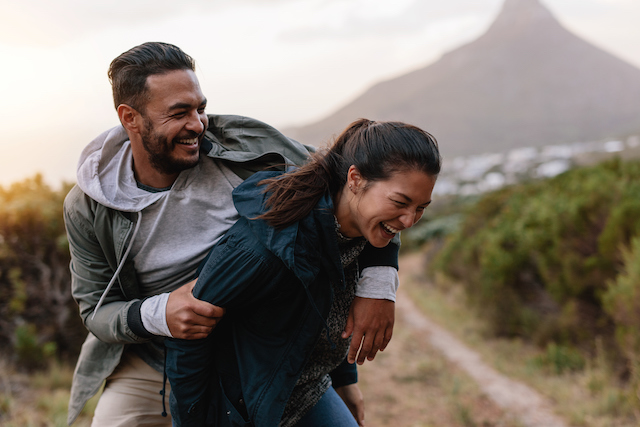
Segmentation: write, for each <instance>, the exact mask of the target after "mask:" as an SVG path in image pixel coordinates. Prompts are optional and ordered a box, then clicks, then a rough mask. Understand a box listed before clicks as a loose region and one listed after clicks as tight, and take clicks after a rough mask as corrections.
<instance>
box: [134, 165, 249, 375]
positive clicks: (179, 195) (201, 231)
mask: <svg viewBox="0 0 640 427" xmlns="http://www.w3.org/2000/svg"><path fill="white" fill-rule="evenodd" d="M241 183H242V179H241V178H240V177H238V176H237V175H236V174H234V173H233V172H232V171H231V170H229V169H228V168H227V167H226V166H225V165H224V164H222V163H221V162H219V161H217V160H214V159H211V158H209V157H202V158H201V160H200V162H199V163H198V165H196V166H195V167H194V168H191V169H188V170H185V171H183V172H182V173H180V175H179V176H178V178H177V179H176V181H175V183H174V184H173V186H172V187H171V189H169V190H167V191H163V192H162V193H163V194H162V197H160V198H159V199H158V200H157V201H156V202H155V203H153V204H152V205H150V206H148V207H147V208H145V209H144V210H143V211H142V219H141V223H140V229H139V231H138V235H137V237H136V239H135V240H134V241H133V243H132V247H131V256H132V259H133V262H134V265H135V269H136V272H137V274H138V280H139V282H140V290H141V292H142V295H143V296H152V295H158V294H161V293H164V292H171V291H173V290H174V289H177V288H179V287H180V286H182V285H184V284H185V283H187V282H188V281H190V280H192V279H194V278H195V273H196V270H197V269H198V266H199V265H200V262H201V261H202V260H203V259H204V257H205V256H206V255H207V253H208V252H209V250H210V249H211V248H212V247H213V245H214V244H215V243H216V242H217V241H218V240H219V239H220V238H221V237H222V235H223V234H224V233H226V232H227V230H229V228H230V227H231V226H232V225H233V224H234V223H235V222H236V221H237V220H238V218H239V216H238V212H237V211H236V208H235V206H234V205H233V200H232V197H231V192H232V191H233V189H234V188H235V187H237V186H238V185H240V184H241ZM162 342H163V338H162V337H157V338H155V339H154V340H153V341H152V342H151V343H149V344H143V345H135V346H132V348H133V349H134V351H135V353H136V354H138V355H139V356H140V357H141V358H142V359H143V360H144V361H145V362H147V363H148V364H149V365H150V366H152V367H153V368H154V369H156V370H158V371H160V372H162V369H163V364H164V349H163V345H162Z"/></svg>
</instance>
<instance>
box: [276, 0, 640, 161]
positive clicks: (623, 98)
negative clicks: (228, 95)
mask: <svg viewBox="0 0 640 427" xmlns="http://www.w3.org/2000/svg"><path fill="white" fill-rule="evenodd" d="M359 117H366V118H369V119H374V120H402V121H406V122H410V123H413V124H416V125H418V126H421V127H423V128H424V129H426V130H428V131H430V132H431V133H433V134H434V135H435V136H436V137H437V138H438V140H439V141H440V143H441V148H442V152H443V154H444V155H445V156H462V155H465V156H466V155H472V154H480V153H485V152H504V151H507V150H509V149H512V148H515V147H524V146H535V147H539V146H543V145H548V144H559V143H572V142H583V141H594V140H599V139H602V138H606V137H611V136H616V135H619V134H626V133H632V132H636V131H638V130H640V70H639V69H637V68H635V67H633V66H632V65H630V64H628V63H626V62H624V61H622V60H620V59H618V58H617V57H614V56H613V55H611V54H609V53H607V52H605V51H603V50H601V49H599V48H597V47H595V46H593V45H591V44H589V43H588V42H586V41H584V40H582V39H581V38H579V37H577V36H576V35H574V34H573V33H571V32H569V31H568V30H566V29H565V28H563V27H562V25H561V24H560V23H559V22H558V21H557V20H556V18H555V17H554V16H553V15H552V14H551V12H550V11H549V10H548V9H546V8H545V7H544V6H543V5H542V4H541V3H540V2H539V0H505V3H504V4H503V7H502V10H501V12H500V13H499V14H498V16H497V18H496V20H495V21H494V22H493V24H492V25H491V26H490V28H489V29H488V30H487V32H486V33H485V34H483V35H482V36H480V37H479V38H478V39H476V40H475V41H473V42H471V43H469V44H467V45H465V46H462V47H460V48H458V49H456V50H454V51H451V52H449V53H447V54H445V55H444V56H443V57H442V58H441V59H440V60H438V61H437V62H435V63H433V64H432V65H429V66H427V67H425V68H422V69H419V70H416V71H413V72H411V73H409V74H406V75H403V76H401V77H398V78H395V79H392V80H389V81H385V82H382V83H379V84H377V85H375V86H373V87H371V88H370V89H369V90H368V91H366V92H365V93H364V94H363V95H362V96H360V97H358V98H357V99H355V100H353V101H352V102H350V103H349V104H348V105H346V106H344V107H343V108H341V109H340V110H338V111H336V112H335V113H333V114H331V115H330V116H329V117H326V118H325V119H323V120H321V121H319V122H317V123H313V124H310V125H308V126H303V127H299V128H293V129H289V130H287V134H288V135H290V136H292V137H294V138H296V139H298V140H300V141H302V142H304V143H310V144H314V145H322V144H324V143H325V142H326V141H327V140H328V139H329V137H330V136H331V135H332V134H335V133H337V132H339V131H341V130H342V129H343V128H344V127H345V126H346V125H347V124H348V123H350V122H351V121H353V120H355V119H356V118H359Z"/></svg>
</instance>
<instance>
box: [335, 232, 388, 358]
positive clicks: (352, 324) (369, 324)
mask: <svg viewBox="0 0 640 427" xmlns="http://www.w3.org/2000/svg"><path fill="white" fill-rule="evenodd" d="M398 250H399V238H397V237H396V238H394V240H393V241H392V242H391V243H389V244H388V245H387V246H385V247H384V248H375V247H373V246H371V245H369V244H367V245H366V246H365V249H364V250H363V251H362V253H361V254H360V257H359V258H358V260H359V263H360V266H361V268H362V274H361V278H360V281H359V282H358V286H357V288H356V298H355V300H354V301H353V303H352V304H351V309H350V311H349V318H348V319H347V324H346V327H345V330H344V332H343V334H342V336H343V338H346V337H348V336H349V335H352V334H353V336H352V339H351V346H350V348H349V353H348V354H347V360H348V361H349V363H355V362H357V363H358V364H360V365H361V364H363V363H364V360H365V359H367V360H373V359H374V358H375V355H376V353H377V352H378V350H384V349H385V348H386V347H387V345H388V344H389V341H390V340H391V336H392V335H393V325H394V321H395V296H396V290H397V289H398V283H399V280H398Z"/></svg>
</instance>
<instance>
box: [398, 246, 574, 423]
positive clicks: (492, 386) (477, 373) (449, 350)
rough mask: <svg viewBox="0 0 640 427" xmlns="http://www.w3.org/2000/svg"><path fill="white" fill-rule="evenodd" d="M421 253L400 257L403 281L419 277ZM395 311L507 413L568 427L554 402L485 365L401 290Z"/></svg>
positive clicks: (519, 418) (522, 418) (408, 325)
mask: <svg viewBox="0 0 640 427" xmlns="http://www.w3.org/2000/svg"><path fill="white" fill-rule="evenodd" d="M422 259H423V257H422V256H421V254H410V255H407V256H404V257H403V258H402V259H401V260H400V272H401V273H400V281H401V282H406V281H408V280H420V276H421V271H422ZM396 313H397V315H398V316H400V317H401V318H402V320H403V323H404V327H408V328H410V329H412V330H414V331H418V332H420V333H421V334H423V336H424V339H425V340H428V342H429V343H430V345H431V346H432V347H433V348H435V349H437V350H438V351H439V352H441V353H442V354H443V355H444V356H445V357H446V358H447V359H448V360H449V361H451V362H453V363H454V364H455V365H456V366H458V367H459V368H460V369H462V370H463V371H465V372H466V373H467V374H468V375H469V376H470V377H471V378H473V379H474V380H475V381H476V382H477V384H478V386H479V387H480V389H481V390H482V392H484V394H486V396H488V397H489V399H491V401H493V402H494V403H495V404H496V405H497V406H499V407H500V408H502V409H503V410H504V411H505V412H506V413H509V414H511V415H513V416H514V417H515V418H517V419H518V420H519V421H520V423H522V425H524V426H527V427H566V424H565V423H564V422H563V421H562V420H561V419H560V418H559V417H557V416H556V415H554V414H553V412H552V409H551V405H550V403H549V402H548V401H546V400H545V399H544V398H543V397H542V396H541V395H540V394H539V393H537V392H536V391H534V390H533V389H531V388H530V387H528V386H526V385H524V384H522V383H520V382H517V381H514V380H512V379H509V378H507V377H505V376H504V375H502V374H500V373H498V372H497V371H496V370H495V369H493V368H491V367H490V366H488V365H487V364H485V363H484V362H483V361H482V359H481V358H480V356H479V355H478V354H477V353H476V352H475V351H473V350H471V349H470V348H468V347H467V346H465V345H464V344H463V343H462V342H460V341H459V340H458V339H456V338H455V337H454V336H453V335H451V334H450V333H449V332H447V331H446V330H444V329H443V328H441V327H440V326H438V325H437V324H435V323H434V322H432V321H431V320H429V319H427V318H426V317H425V316H424V315H423V314H422V313H421V312H420V310H419V309H418V308H417V307H416V306H415V305H414V304H413V302H412V301H411V299H410V298H408V297H407V296H406V295H405V294H403V293H402V292H400V293H399V295H398V301H397V303H396Z"/></svg>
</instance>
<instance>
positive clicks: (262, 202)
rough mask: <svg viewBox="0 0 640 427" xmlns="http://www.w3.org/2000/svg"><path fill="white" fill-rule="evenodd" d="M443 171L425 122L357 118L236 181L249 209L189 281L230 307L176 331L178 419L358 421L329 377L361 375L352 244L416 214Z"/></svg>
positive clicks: (381, 235) (377, 241)
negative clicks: (283, 161)
mask: <svg viewBox="0 0 640 427" xmlns="http://www.w3.org/2000/svg"><path fill="white" fill-rule="evenodd" d="M439 172H440V154H439V152H438V147H437V143H436V141H435V139H434V138H433V137H432V136H431V135H430V134H428V133H427V132H424V131H422V130H420V129H418V128H416V127H414V126H411V125H407V124H404V123H398V122H372V121H369V120H365V119H361V120H359V121H356V122H354V123H352V124H351V125H350V126H349V127H348V128H347V129H346V130H345V131H344V132H343V133H342V134H341V135H340V136H339V137H338V138H337V139H336V141H335V143H334V144H333V146H332V147H331V148H330V149H329V150H328V151H327V152H325V153H323V154H318V155H316V156H315V157H314V158H313V159H312V160H311V161H310V162H309V163H308V164H307V165H305V166H303V167H301V168H299V169H296V170H294V171H292V172H289V173H286V174H282V173H280V172H261V173H258V174H256V175H254V176H253V177H251V178H250V179H248V180H247V181H245V182H244V183H243V184H242V185H241V186H239V187H238V188H236V190H235V191H234V204H235V205H236V208H237V210H238V212H239V213H240V216H241V218H240V220H239V221H238V222H237V223H236V224H235V225H234V226H233V227H232V228H231V230H229V232H228V233H227V234H226V235H225V237H224V238H223V239H222V240H221V241H220V242H219V243H218V244H217V245H216V246H215V247H214V249H213V250H212V251H211V253H210V255H209V257H208V259H207V260H206V261H205V263H204V266H203V268H202V270H201V271H200V274H199V278H198V282H197V284H196V286H195V288H194V290H193V293H194V295H195V296H196V297H197V298H200V299H203V300H206V301H209V302H211V303H213V304H215V305H218V306H221V307H225V308H226V309H227V313H226V315H225V317H224V319H223V320H222V321H221V322H220V324H219V325H218V326H217V328H216V329H215V330H214V332H213V333H212V334H211V335H210V336H209V337H208V338H207V339H204V340H198V341H182V340H171V341H170V342H168V343H167V352H168V353H167V373H168V376H169V380H170V382H171V387H172V396H171V413H172V416H173V419H174V422H175V424H176V425H178V426H181V425H183V426H184V425H189V426H192V425H193V426H201V425H240V426H244V425H247V426H249V425H254V426H278V425H280V426H284V427H287V426H295V425H297V426H319V425H331V426H357V423H356V422H355V420H354V418H353V417H352V416H351V414H350V413H349V410H348V409H347V408H346V406H345V405H344V403H342V401H341V400H340V398H339V397H338V396H337V395H336V393H335V391H334V390H333V388H331V384H332V381H333V385H334V387H338V386H341V385H346V384H351V383H354V382H355V381H356V378H355V373H354V371H353V369H354V368H353V366H350V365H347V364H345V363H341V362H342V361H343V360H344V359H345V356H346V354H347V351H348V348H349V338H347V339H344V338H342V337H341V332H342V331H343V330H344V326H345V323H346V320H347V316H348V312H349V306H350V304H351V302H352V300H353V298H354V292H355V291H354V289H355V284H356V281H357V277H358V273H359V271H358V265H357V264H358V263H357V256H358V254H359V253H360V251H361V250H362V248H363V247H364V245H365V243H366V242H367V241H368V242H369V243H370V244H371V245H373V246H375V247H384V246H386V245H387V244H388V243H389V242H390V241H391V239H392V238H393V237H394V236H395V235H396V234H397V233H398V232H400V231H401V230H404V229H406V228H409V227H411V226H413V225H414V224H415V223H416V222H417V221H418V220H419V219H420V217H421V216H422V214H423V212H424V209H425V208H426V207H427V205H428V204H429V203H430V202H431V192H432V190H433V186H434V184H435V182H436V177H437V175H438V173H439ZM329 417H333V418H331V419H330V418H329Z"/></svg>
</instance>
